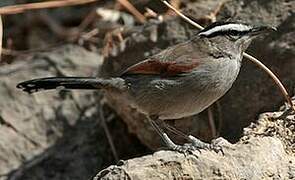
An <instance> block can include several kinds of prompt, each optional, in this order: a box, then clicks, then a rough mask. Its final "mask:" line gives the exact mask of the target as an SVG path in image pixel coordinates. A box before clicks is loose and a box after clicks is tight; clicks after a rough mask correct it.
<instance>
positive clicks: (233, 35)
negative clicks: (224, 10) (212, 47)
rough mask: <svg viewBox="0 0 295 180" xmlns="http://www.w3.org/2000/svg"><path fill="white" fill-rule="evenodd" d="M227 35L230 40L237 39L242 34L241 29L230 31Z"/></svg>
mask: <svg viewBox="0 0 295 180" xmlns="http://www.w3.org/2000/svg"><path fill="white" fill-rule="evenodd" d="M226 36H227V38H228V39H229V40H231V41H236V40H238V39H239V38H240V37H241V36H242V34H241V33H240V32H239V31H229V32H227V35H226Z"/></svg>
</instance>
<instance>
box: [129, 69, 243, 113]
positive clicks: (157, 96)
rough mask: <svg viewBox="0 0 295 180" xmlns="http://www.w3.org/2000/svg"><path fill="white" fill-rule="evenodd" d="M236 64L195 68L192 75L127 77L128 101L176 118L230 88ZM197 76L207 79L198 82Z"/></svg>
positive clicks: (200, 107) (145, 110)
mask: <svg viewBox="0 0 295 180" xmlns="http://www.w3.org/2000/svg"><path fill="white" fill-rule="evenodd" d="M238 65H239V64H237V65H235V64H233V65H232V67H226V68H225V69H218V70H217V71H215V72H216V73H214V74H212V73H208V72H196V74H195V76H188V77H186V76H183V77H176V78H169V79H167V78H165V79H164V78H161V77H156V76H154V77H152V76H145V77H143V76H142V77H135V78H133V79H132V78H131V79H128V80H129V82H130V84H131V86H130V94H131V96H130V99H131V104H132V106H133V107H135V108H137V109H138V110H139V111H140V112H142V113H144V114H147V115H157V116H159V118H160V119H180V118H182V117H187V116H191V115H194V114H197V113H199V112H201V111H203V110H204V109H206V108H207V107H208V106H210V105H211V104H212V103H214V102H215V101H217V100H218V99H219V98H220V97H222V96H223V95H224V94H225V93H226V92H227V91H228V90H229V89H230V87H231V86H232V84H233V82H234V81H235V79H236V77H237V75H238V72H239V66H238ZM224 73H225V74H224ZM227 73H228V74H227ZM200 76H203V78H205V79H208V81H205V82H203V81H202V82H199V80H200ZM223 77H227V78H223ZM196 81H198V83H196Z"/></svg>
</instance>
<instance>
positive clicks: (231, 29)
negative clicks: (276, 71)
mask: <svg viewBox="0 0 295 180" xmlns="http://www.w3.org/2000/svg"><path fill="white" fill-rule="evenodd" d="M275 30H276V28H275V27H272V26H267V25H250V24H248V23H244V22H240V21H218V22H215V23H212V24H210V25H209V26H207V27H205V28H204V29H203V30H201V31H199V32H197V33H195V34H194V35H193V36H192V37H191V38H190V39H189V40H187V41H185V42H182V43H179V44H176V45H174V46H171V47H168V48H167V49H165V50H162V51H161V52H159V53H158V54H155V55H152V56H151V57H148V58H147V59H144V60H142V61H140V62H138V63H136V64H134V65H131V66H130V67H128V68H127V69H126V70H125V71H124V72H123V73H122V74H120V75H119V76H117V77H111V78H99V77H45V78H38V79H32V80H28V81H24V82H21V83H19V84H17V86H16V87H17V88H20V89H22V90H23V91H25V92H28V93H35V92H39V91H42V90H50V89H60V88H63V89H84V90H85V89H91V90H104V91H108V92H111V93H113V94H116V95H124V96H126V97H127V100H128V103H129V104H130V106H131V107H134V108H136V109H137V110H138V111H139V112H141V113H143V114H145V115H146V117H147V118H148V119H149V122H150V123H151V125H152V126H153V127H154V129H155V130H156V131H157V132H158V134H159V135H160V136H161V137H162V140H163V141H164V142H165V144H166V146H167V147H168V148H169V149H171V150H175V151H178V152H187V151H192V150H196V149H198V150H199V149H212V150H214V151H220V149H221V148H220V147H217V146H215V145H213V144H208V143H205V142H202V141H200V140H199V139H198V138H196V137H194V136H192V135H189V136H187V139H188V140H189V142H190V143H187V144H184V145H177V144H174V142H173V141H172V140H171V139H170V138H169V137H168V135H167V134H166V133H165V132H164V131H163V130H162V129H161V128H160V127H159V125H158V123H157V121H164V120H171V119H173V120H175V119H180V118H183V117H188V116H192V115H195V114H198V113H200V112H202V111H203V110H204V109H206V108H207V107H209V106H210V105H211V104H213V103H214V102H215V101H217V100H218V99H219V98H221V97H222V96H223V95H224V94H225V93H226V92H227V91H228V90H229V89H230V88H231V87H232V85H233V83H234V81H235V80H236V78H237V76H238V74H239V71H240V68H241V64H242V59H243V53H244V52H245V51H246V49H247V48H248V46H249V45H250V43H251V41H252V40H253V39H254V38H255V37H257V36H259V35H262V34H265V33H269V32H272V31H275Z"/></svg>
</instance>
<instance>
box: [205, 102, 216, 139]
mask: <svg viewBox="0 0 295 180" xmlns="http://www.w3.org/2000/svg"><path fill="white" fill-rule="evenodd" d="M207 113H208V121H209V126H210V129H211V135H212V138H215V137H216V134H217V133H216V125H215V121H214V116H213V106H210V107H209V108H208V109H207Z"/></svg>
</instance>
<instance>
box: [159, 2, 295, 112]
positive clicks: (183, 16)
mask: <svg viewBox="0 0 295 180" xmlns="http://www.w3.org/2000/svg"><path fill="white" fill-rule="evenodd" d="M160 1H162V2H163V3H164V4H165V5H166V6H167V7H169V8H170V9H172V10H173V11H175V13H176V14H178V15H179V16H180V17H181V18H183V19H184V20H185V21H187V22H188V23H190V24H191V25H193V26H195V27H196V28H198V29H204V28H203V27H202V26H201V25H199V24H198V23H196V22H194V21H192V20H191V19H189V18H188V17H187V16H185V15H184V14H182V13H181V12H179V11H178V10H177V9H175V8H174V7H173V6H171V5H170V4H169V3H168V2H167V1H165V0H160ZM243 56H244V57H246V58H247V59H248V60H250V61H252V62H254V64H256V65H257V66H258V67H260V68H261V69H263V70H264V71H265V72H266V73H267V74H268V75H269V76H270V77H271V78H272V79H273V80H274V82H275V83H276V85H277V86H278V87H279V89H280V90H281V92H282V94H283V96H284V97H285V99H286V101H287V102H288V103H289V105H290V107H291V108H292V109H293V110H294V111H295V106H294V104H293V102H292V99H291V97H290V95H289V94H288V91H287V90H286V88H285V87H284V85H283V84H282V83H281V81H280V80H279V78H278V77H277V76H276V75H275V74H274V73H273V72H272V71H271V70H270V69H269V68H267V67H266V66H265V65H264V64H263V63H262V62H260V61H259V60H258V59H256V58H255V57H253V56H251V55H249V54H247V53H243Z"/></svg>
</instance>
